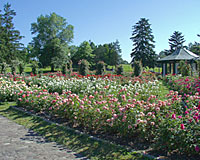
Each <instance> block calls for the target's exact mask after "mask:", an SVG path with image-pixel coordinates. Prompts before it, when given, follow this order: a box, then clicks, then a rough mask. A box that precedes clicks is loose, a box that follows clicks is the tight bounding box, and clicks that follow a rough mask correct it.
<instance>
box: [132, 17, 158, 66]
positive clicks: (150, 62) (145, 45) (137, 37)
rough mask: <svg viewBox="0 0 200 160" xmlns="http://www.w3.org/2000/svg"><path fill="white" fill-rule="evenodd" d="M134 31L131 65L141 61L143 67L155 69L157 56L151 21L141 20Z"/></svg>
mask: <svg viewBox="0 0 200 160" xmlns="http://www.w3.org/2000/svg"><path fill="white" fill-rule="evenodd" d="M132 29H133V32H132V37H131V38H130V39H131V40H132V41H133V49H132V53H131V58H132V61H131V64H132V65H133V64H134V61H135V60H136V61H141V62H142V65H143V66H149V67H153V66H154V64H155V62H156V54H155V51H154V47H155V46H154V36H153V35H152V29H151V25H150V24H149V20H148V19H145V18H141V19H140V20H139V21H138V22H137V23H136V24H135V25H134V26H133V28H132Z"/></svg>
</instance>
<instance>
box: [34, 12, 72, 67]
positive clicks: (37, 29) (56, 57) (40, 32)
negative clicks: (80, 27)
mask: <svg viewBox="0 0 200 160" xmlns="http://www.w3.org/2000/svg"><path fill="white" fill-rule="evenodd" d="M31 31H32V34H36V36H35V37H34V38H33V41H32V43H31V45H32V46H33V49H32V55H34V56H35V57H36V58H38V59H39V62H40V63H41V64H42V66H43V67H46V66H51V70H52V71H54V68H55V67H56V66H57V67H58V66H60V65H62V64H63V63H64V62H65V61H66V60H67V59H68V53H69V50H68V44H69V43H70V42H72V39H73V26H72V25H68V24H67V22H66V19H64V18H63V17H61V16H59V15H57V14H56V13H51V14H50V15H46V16H43V15H41V16H39V17H38V18H37V22H35V23H32V24H31Z"/></svg>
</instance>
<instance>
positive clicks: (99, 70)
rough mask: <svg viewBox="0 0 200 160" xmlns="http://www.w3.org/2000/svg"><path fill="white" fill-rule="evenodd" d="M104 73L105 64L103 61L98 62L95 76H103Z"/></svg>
mask: <svg viewBox="0 0 200 160" xmlns="http://www.w3.org/2000/svg"><path fill="white" fill-rule="evenodd" d="M104 73H105V63H104V62H103V61H99V62H98V63H97V71H96V74H97V75H103V74H104Z"/></svg>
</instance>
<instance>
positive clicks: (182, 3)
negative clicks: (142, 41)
mask: <svg viewBox="0 0 200 160" xmlns="http://www.w3.org/2000/svg"><path fill="white" fill-rule="evenodd" d="M7 2H9V3H10V4H11V5H12V9H14V10H15V11H16V13H17V15H16V16H15V18H14V23H15V27H16V29H18V30H19V31H20V32H21V35H23V36H25V38H24V39H23V40H22V43H24V44H25V45H27V44H28V43H29V42H30V41H31V40H32V35H31V32H30V28H31V23H33V22H36V20H37V17H38V16H40V15H41V14H43V15H46V14H50V13H52V12H55V13H57V14H58V15H60V16H62V17H64V18H66V19H67V22H68V23H69V24H72V25H73V26H74V40H73V44H74V45H80V43H81V42H83V41H84V40H87V41H88V40H91V41H93V42H94V43H95V44H104V43H110V42H114V41H116V39H118V40H119V42H120V45H121V49H122V57H123V59H126V60H127V61H129V62H130V60H131V57H130V53H131V50H132V48H133V47H132V44H133V43H132V41H131V40H130V37H131V34H132V26H133V25H135V23H137V22H138V21H139V20H140V18H147V19H149V23H150V24H151V28H152V32H153V35H154V38H155V39H154V40H155V51H156V53H157V54H159V52H160V51H162V50H164V49H169V44H168V39H169V38H170V36H171V35H172V34H173V32H174V31H180V32H182V33H183V35H184V37H185V40H186V42H185V45H188V43H190V42H192V43H193V42H195V41H196V42H199V41H200V37H197V34H200V9H199V7H200V0H0V9H3V5H4V4H5V3H7Z"/></svg>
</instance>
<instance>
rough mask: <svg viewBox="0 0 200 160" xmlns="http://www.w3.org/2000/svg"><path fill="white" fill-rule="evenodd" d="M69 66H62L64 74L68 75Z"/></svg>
mask: <svg viewBox="0 0 200 160" xmlns="http://www.w3.org/2000/svg"><path fill="white" fill-rule="evenodd" d="M67 71H68V70H67V64H64V65H63V66H62V74H67Z"/></svg>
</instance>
